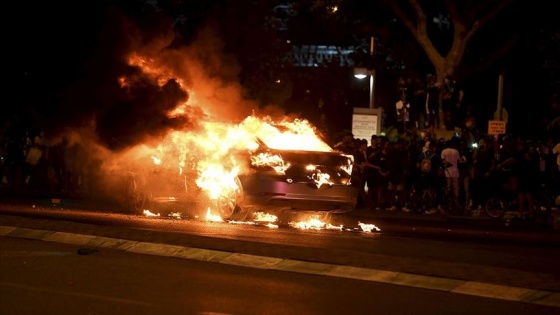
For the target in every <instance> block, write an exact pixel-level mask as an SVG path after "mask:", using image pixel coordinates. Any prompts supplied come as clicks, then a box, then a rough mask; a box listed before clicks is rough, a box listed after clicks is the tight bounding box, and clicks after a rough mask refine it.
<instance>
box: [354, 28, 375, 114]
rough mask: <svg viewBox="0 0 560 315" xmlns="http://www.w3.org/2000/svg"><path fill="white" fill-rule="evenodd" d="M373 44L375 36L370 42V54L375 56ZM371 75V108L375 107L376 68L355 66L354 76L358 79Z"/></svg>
mask: <svg viewBox="0 0 560 315" xmlns="http://www.w3.org/2000/svg"><path fill="white" fill-rule="evenodd" d="M373 44H374V39H373V36H372V37H371V38H370V42H369V54H370V57H373ZM367 76H369V108H374V107H375V106H374V104H375V103H374V99H375V70H374V69H368V68H354V77H355V78H357V79H360V80H361V79H365V78H366V77H367Z"/></svg>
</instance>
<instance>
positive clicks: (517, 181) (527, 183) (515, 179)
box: [497, 141, 538, 218]
mask: <svg viewBox="0 0 560 315" xmlns="http://www.w3.org/2000/svg"><path fill="white" fill-rule="evenodd" d="M533 165H534V162H533V161H532V160H531V154H529V152H528V150H527V148H526V147H525V146H524V144H523V143H522V142H520V141H518V142H517V143H516V144H515V151H514V152H513V153H512V155H511V157H509V158H508V159H506V160H505V161H503V162H502V163H500V164H498V165H497V168H498V169H502V168H509V169H510V184H511V185H512V188H513V190H514V191H516V192H517V198H518V201H517V204H518V207H519V208H518V216H519V217H520V218H525V217H526V216H527V217H528V218H532V217H533V216H534V215H535V213H534V211H535V210H534V205H533V197H534V193H535V190H536V188H537V184H538V181H537V172H536V169H535V168H534V167H533Z"/></svg>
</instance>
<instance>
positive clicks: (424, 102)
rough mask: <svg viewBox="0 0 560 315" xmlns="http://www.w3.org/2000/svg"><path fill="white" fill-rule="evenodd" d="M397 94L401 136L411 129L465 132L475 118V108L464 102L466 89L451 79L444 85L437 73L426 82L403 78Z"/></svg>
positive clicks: (446, 80)
mask: <svg viewBox="0 0 560 315" xmlns="http://www.w3.org/2000/svg"><path fill="white" fill-rule="evenodd" d="M397 92H398V93H397V100H396V103H395V107H396V111H397V117H396V126H397V128H398V129H399V131H400V133H404V132H405V131H406V129H411V128H416V129H419V130H423V129H426V128H435V129H445V130H454V129H461V128H463V126H464V124H465V123H467V124H468V123H469V122H468V121H469V120H470V119H474V114H473V111H472V107H471V106H469V105H468V103H467V102H465V100H464V99H465V92H464V89H463V87H462V86H461V85H460V84H459V83H458V82H457V81H456V80H455V79H453V77H451V76H448V77H445V78H444V79H443V80H442V83H438V82H437V78H436V76H435V75H433V74H428V75H427V76H426V79H425V80H423V79H421V78H419V77H417V78H405V77H401V78H399V80H398V82H397ZM440 104H441V114H442V115H441V116H440Z"/></svg>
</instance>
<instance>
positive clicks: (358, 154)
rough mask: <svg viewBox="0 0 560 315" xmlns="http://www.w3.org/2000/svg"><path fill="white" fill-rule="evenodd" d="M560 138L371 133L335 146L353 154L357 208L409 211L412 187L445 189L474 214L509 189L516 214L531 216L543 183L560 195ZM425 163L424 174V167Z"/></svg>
mask: <svg viewBox="0 0 560 315" xmlns="http://www.w3.org/2000/svg"><path fill="white" fill-rule="evenodd" d="M559 140H560V139H553V138H552V137H549V138H546V139H538V140H534V139H533V140H530V139H524V138H521V137H513V136H505V135H501V136H499V137H498V136H479V137H472V135H468V136H467V135H459V136H454V137H452V138H451V139H444V138H439V139H437V138H433V137H429V136H428V137H423V138H420V137H411V138H408V139H405V138H402V137H401V138H398V139H397V140H396V141H395V140H393V141H390V139H389V138H388V137H386V136H378V135H372V137H371V139H370V140H369V141H368V140H367V139H356V138H354V136H353V135H352V133H350V132H349V133H346V134H345V135H344V136H343V139H342V140H341V141H340V142H338V143H336V144H334V147H335V148H336V149H337V150H340V151H342V152H344V153H346V154H351V155H353V156H354V163H355V165H354V166H355V167H354V174H353V177H352V183H353V185H355V186H356V187H358V188H359V190H360V195H359V204H358V206H359V207H364V208H367V209H370V210H383V209H385V210H400V211H404V212H408V211H410V210H411V209H408V208H407V207H406V205H407V201H408V200H407V198H408V196H409V192H410V191H411V189H413V188H414V187H417V186H420V187H421V186H425V185H433V186H435V187H443V185H449V187H450V189H451V191H452V192H453V193H454V194H455V195H456V196H457V198H458V200H459V201H460V202H461V203H463V205H464V207H463V208H464V209H467V210H477V209H481V207H482V206H483V205H484V202H485V200H486V198H487V197H489V193H490V192H492V191H494V190H497V189H498V190H499V189H504V185H508V187H509V188H510V189H511V190H512V191H513V192H514V193H515V194H516V195H517V198H518V200H517V204H518V215H519V216H520V217H524V218H527V217H532V216H533V215H534V213H533V207H532V197H533V196H534V194H535V193H536V192H537V191H538V190H539V189H541V187H542V185H546V187H551V188H553V187H556V191H552V192H551V196H550V197H551V198H552V199H554V197H555V196H558V195H559V194H560V191H558V187H560V141H559ZM426 159H428V160H429V161H430V164H431V166H430V169H429V170H428V171H424V170H423V165H422V164H423V161H424V160H426ZM441 166H444V167H441ZM445 168H447V171H445ZM552 202H555V201H554V200H553V201H552ZM470 212H471V211H469V212H468V213H465V214H469V213H470ZM431 213H437V209H434V210H433V211H432V212H431Z"/></svg>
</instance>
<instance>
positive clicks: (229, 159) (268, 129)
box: [125, 117, 358, 221]
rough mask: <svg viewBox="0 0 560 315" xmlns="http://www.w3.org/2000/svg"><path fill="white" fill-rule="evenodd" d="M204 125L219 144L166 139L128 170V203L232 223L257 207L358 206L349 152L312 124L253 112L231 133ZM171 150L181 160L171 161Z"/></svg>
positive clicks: (321, 209) (327, 209) (339, 209)
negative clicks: (203, 213) (193, 211)
mask: <svg viewBox="0 0 560 315" xmlns="http://www.w3.org/2000/svg"><path fill="white" fill-rule="evenodd" d="M207 127H208V130H209V131H211V132H209V133H207V134H206V135H207V136H208V135H209V134H211V135H212V137H218V138H219V139H221V141H220V144H221V145H217V146H216V145H215V142H214V141H202V142H201V141H200V139H201V138H204V137H203V136H201V135H200V134H198V135H197V136H196V137H194V138H193V137H190V136H189V135H174V136H172V137H171V138H172V139H173V141H170V142H169V141H167V142H165V141H164V142H162V143H166V144H165V145H160V146H158V148H156V149H155V150H154V152H155V153H153V152H152V154H153V155H152V156H151V160H152V162H153V163H151V164H149V165H148V166H147V167H143V168H138V169H137V171H135V172H132V173H130V174H131V175H130V176H129V177H128V180H127V184H126V194H125V196H126V200H127V204H128V207H130V208H131V209H132V210H134V211H137V212H139V211H144V210H145V209H152V208H157V207H162V206H164V205H174V208H175V209H177V207H187V208H198V209H199V210H201V209H202V210H203V209H209V210H212V211H215V212H217V214H218V215H219V216H220V217H221V218H222V219H224V220H235V221H243V220H246V219H247V218H248V215H249V214H251V213H254V212H257V211H266V212H284V211H296V212H315V213H323V214H327V213H343V212H347V211H351V210H352V209H354V207H355V205H356V202H357V195H358V190H357V189H356V188H355V187H353V186H352V183H351V173H352V164H353V158H352V156H349V155H346V154H343V153H341V152H339V151H336V150H334V149H332V148H331V147H330V146H328V145H327V144H326V143H325V142H323V141H322V140H321V139H320V138H319V137H318V136H317V135H316V134H315V133H314V130H313V129H312V127H310V126H309V125H308V123H307V122H295V123H293V122H291V123H280V124H275V123H272V122H269V121H266V120H262V119H257V118H254V117H249V118H248V119H246V120H245V121H244V122H243V123H241V124H239V125H237V126H235V127H233V129H231V128H232V127H231V126H229V127H226V129H227V131H226V130H225V129H224V126H222V125H220V126H217V125H215V124H213V125H212V126H207ZM310 128H311V129H310ZM206 139H208V138H206ZM179 142H180V143H181V144H180V145H179V144H178V143H179ZM169 151H174V154H168V153H170V152H169ZM158 154H159V156H160V157H157V156H156V155H158ZM169 156H174V158H173V160H175V161H178V162H179V163H169ZM166 157H167V160H166ZM177 158H178V160H177ZM179 205H180V206H179Z"/></svg>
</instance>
